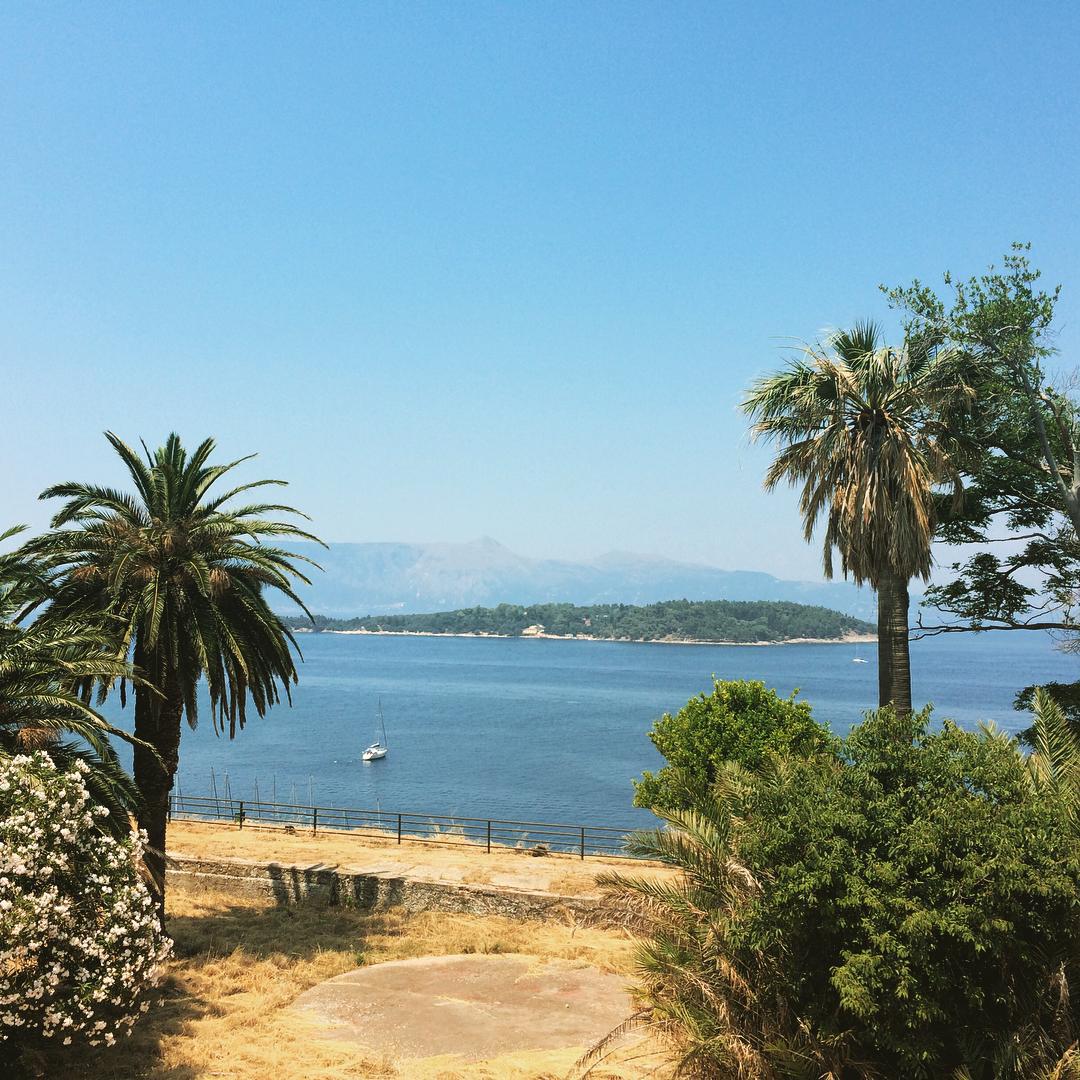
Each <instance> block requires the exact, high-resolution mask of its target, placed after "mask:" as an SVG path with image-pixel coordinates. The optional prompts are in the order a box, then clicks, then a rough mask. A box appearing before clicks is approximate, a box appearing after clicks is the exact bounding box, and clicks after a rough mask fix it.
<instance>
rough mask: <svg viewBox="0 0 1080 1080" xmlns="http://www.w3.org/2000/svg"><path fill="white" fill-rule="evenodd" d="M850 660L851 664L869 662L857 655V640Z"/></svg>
mask: <svg viewBox="0 0 1080 1080" xmlns="http://www.w3.org/2000/svg"><path fill="white" fill-rule="evenodd" d="M851 662H852V663H853V664H867V663H869V661H868V660H864V659H863V658H862V657H861V656H860V655H859V643H858V642H855V655H854V656H853V657H852V658H851Z"/></svg>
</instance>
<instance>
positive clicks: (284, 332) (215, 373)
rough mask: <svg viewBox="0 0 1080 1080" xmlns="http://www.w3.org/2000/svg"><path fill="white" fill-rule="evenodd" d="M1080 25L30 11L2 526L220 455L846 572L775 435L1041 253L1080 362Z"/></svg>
mask: <svg viewBox="0 0 1080 1080" xmlns="http://www.w3.org/2000/svg"><path fill="white" fill-rule="evenodd" d="M1078 72H1080V15H1078V14H1077V8H1076V5H1074V4H1071V3H1052V4H1039V3H1036V4H1031V5H1018V4H1015V3H1008V4H1006V3H972V4H947V5H942V4H938V3H934V4H929V3H926V4H922V3H913V4H905V5H880V4H866V3H858V4H839V3H831V4H827V5H824V4H798V3H788V4H754V5H751V4H745V5H734V4H731V5H726V4H719V3H708V4H691V3H672V4H635V3H617V4H616V3H593V4H570V3H564V4H540V3H536V4H528V5H526V4H497V5H491V4H481V3H470V4H463V3H462V4H445V3H440V4H423V3H417V4H375V3H372V4H365V5H360V4H352V3H348V4H346V3H341V4H333V3H323V4H312V3H304V4H282V3H277V4H263V3H253V4H243V3H229V4H219V3H212V4H199V3H191V2H185V3H183V4H180V3H173V4H155V5H146V4H135V3H127V4H100V3H98V4H87V3H80V4H72V5H66V4H20V3H8V4H5V5H3V6H2V7H0V184H2V189H0V190H2V198H0V364H2V367H3V379H4V382H3V385H4V388H5V393H4V399H5V406H6V407H5V409H4V421H3V424H2V425H0V448H2V452H3V468H2V469H0V505H2V508H3V514H2V519H3V521H4V522H14V521H28V522H30V523H31V524H33V525H41V524H43V523H44V521H45V519H46V511H45V509H44V508H43V507H42V506H41V505H40V504H38V503H37V502H36V496H37V494H38V493H39V492H40V490H41V489H42V488H43V487H45V486H46V485H47V484H49V483H52V482H56V481H58V480H61V479H94V480H101V481H116V480H118V479H119V478H120V477H119V473H118V472H117V469H116V465H115V464H114V463H113V461H112V460H111V457H110V453H109V452H108V450H107V448H106V446H105V443H104V440H103V439H102V438H101V435H100V432H101V431H102V430H104V429H105V428H113V429H115V430H116V431H118V432H119V433H121V434H122V435H123V436H125V437H126V438H128V439H129V440H132V441H133V440H135V439H137V438H139V437H140V436H142V437H145V438H146V439H147V440H148V441H157V440H159V439H161V438H163V437H164V435H165V434H166V433H167V432H168V431H169V430H171V429H176V430H178V431H180V432H181V434H182V435H183V436H184V437H185V439H187V440H190V441H191V442H195V441H197V440H198V439H200V438H201V437H202V436H203V435H205V434H214V435H215V436H216V437H217V438H218V439H219V441H220V444H221V449H222V454H223V455H230V456H231V455H237V456H238V455H240V454H242V453H245V452H248V451H252V450H258V451H259V452H260V458H259V461H258V462H257V463H256V465H255V466H254V467H253V469H251V470H250V471H249V475H251V476H254V475H256V473H259V474H263V475H277V476H281V477H284V478H287V479H289V480H290V481H291V482H292V488H291V491H290V495H291V498H292V500H293V501H294V502H295V504H297V505H299V506H301V507H303V508H304V509H306V510H307V511H308V512H310V513H311V514H312V515H313V516H314V518H315V522H316V528H317V530H318V531H319V532H320V534H321V535H323V536H324V537H325V538H327V539H329V540H395V539H400V540H434V539H445V540H465V539H470V538H473V537H476V536H479V535H481V534H485V533H486V534H490V535H492V536H495V537H497V538H498V539H500V540H502V541H503V542H504V543H506V544H507V545H509V546H510V547H512V548H515V549H516V550H519V551H521V552H523V553H526V554H534V555H551V556H567V557H579V556H586V555H590V554H596V553H599V552H601V551H603V550H606V549H610V548H619V549H624V550H637V551H645V552H654V553H658V554H666V555H671V556H675V557H680V558H686V559H694V560H702V561H708V562H712V563H715V564H718V565H722V566H728V567H733V568H735V567H741V568H756V569H764V570H770V571H773V572H776V573H779V574H781V575H784V576H801V577H818V576H819V573H820V572H819V554H818V551H817V549H816V548H815V549H810V548H807V547H806V546H805V545H804V544H803V543H802V540H801V537H800V530H799V524H798V520H797V516H796V513H795V509H794V501H793V498H792V497H790V496H788V495H787V494H784V495H775V496H768V495H765V494H763V493H762V492H761V491H760V478H761V474H762V471H763V468H764V464H765V460H766V452H765V451H764V450H763V449H759V448H751V447H749V446H748V444H747V439H746V429H745V424H744V422H743V420H742V418H741V417H740V416H739V415H738V414H737V412H736V403H737V401H738V399H739V396H740V393H741V391H742V389H743V387H745V385H746V384H747V383H748V382H749V380H750V379H752V378H753V377H754V376H755V375H757V374H759V373H761V372H763V371H765V370H767V369H769V368H771V367H774V366H776V365H777V364H778V363H780V362H781V360H782V359H783V353H782V351H781V349H782V346H783V344H784V343H785V342H786V341H788V340H790V339H799V338H801V339H806V338H812V337H814V336H816V335H817V334H819V332H820V331H822V330H823V329H824V328H827V327H830V326H837V325H842V324H845V323H847V322H849V321H850V320H852V319H854V318H856V317H859V316H863V315H866V314H871V315H880V316H887V314H888V313H887V309H885V307H884V304H883V302H882V300H881V298H880V296H879V295H878V293H877V292H876V286H877V284H878V283H879V282H889V283H899V282H904V281H906V280H908V279H910V278H911V277H913V276H920V277H922V278H923V279H924V280H935V281H936V280H939V275H940V272H941V271H942V270H944V269H946V268H950V267H951V268H953V269H954V270H957V271H959V272H962V273H973V272H976V271H979V270H981V269H982V268H983V266H984V265H985V264H986V263H988V262H990V261H992V260H994V259H995V258H997V257H999V256H1000V254H1001V252H1002V251H1004V250H1005V249H1006V247H1007V246H1008V244H1009V243H1010V242H1011V241H1012V240H1014V239H1023V240H1031V241H1032V242H1033V243H1034V245H1035V259H1036V261H1037V262H1038V264H1039V265H1041V266H1042V267H1043V268H1044V270H1045V272H1046V275H1047V277H1048V278H1049V279H1051V280H1052V281H1054V282H1056V281H1061V282H1063V283H1064V284H1065V286H1066V292H1065V296H1064V299H1063V302H1062V304H1061V307H1060V314H1061V320H1060V329H1061V336H1060V345H1061V347H1062V350H1063V354H1064V355H1063V357H1062V363H1063V364H1067V365H1070V366H1071V365H1072V364H1075V363H1076V360H1077V356H1078V355H1080V353H1078V349H1077V346H1078V344H1080V333H1078V330H1077V323H1078V319H1077V313H1078V310H1080V308H1078V305H1080V299H1078V298H1080V223H1078V215H1077V194H1078V192H1080V133H1078V132H1080V125H1078V124H1077V116H1078V115H1080V94H1078V89H1080V86H1078V80H1080V75H1078Z"/></svg>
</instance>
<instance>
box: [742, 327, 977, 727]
mask: <svg viewBox="0 0 1080 1080" xmlns="http://www.w3.org/2000/svg"><path fill="white" fill-rule="evenodd" d="M959 372H960V368H959V365H958V364H957V362H956V360H955V358H954V357H953V356H952V354H950V353H947V352H945V351H940V350H932V349H920V348H915V347H908V346H905V347H903V348H900V349H895V348H890V347H888V346H886V345H883V344H882V342H881V337H880V332H879V330H878V327H877V326H876V325H875V324H874V323H872V322H864V323H859V324H857V325H856V326H855V327H854V328H853V329H851V330H844V331H840V332H839V333H836V334H834V335H833V336H832V337H830V338H829V339H828V340H827V341H826V342H825V343H824V345H822V346H816V347H811V348H808V349H807V350H806V352H805V354H804V355H803V356H801V357H800V358H799V359H797V360H795V361H793V362H792V363H791V364H789V365H788V367H787V368H786V369H785V370H784V371H781V372H779V373H778V374H775V375H770V376H767V377H766V378H763V379H760V380H758V381H757V382H756V383H755V384H754V385H753V386H752V387H751V389H750V391H749V393H748V394H747V396H746V399H745V400H744V402H743V406H742V407H743V410H744V411H745V412H746V413H748V414H749V415H750V416H751V417H752V418H753V419H754V421H755V422H754V425H753V428H752V434H753V436H754V437H755V438H759V439H764V440H767V441H770V442H774V443H776V444H777V445H778V446H779V447H780V449H779V451H778V453H777V455H776V458H775V460H774V461H773V463H772V465H771V466H770V468H769V470H768V472H767V473H766V476H765V487H766V489H772V488H774V487H776V486H777V485H778V484H779V483H780V482H781V481H782V480H786V481H788V482H789V483H790V484H792V485H801V486H802V487H801V493H800V500H799V509H800V511H801V513H802V517H803V524H804V534H805V537H806V540H807V541H808V542H809V541H810V540H811V539H812V538H813V534H814V531H815V529H816V527H817V525H818V524H819V522H820V521H821V520H822V519H824V522H825V536H824V547H825V551H824V566H825V576H826V577H830V578H831V577H832V576H833V570H834V565H833V550H834V549H835V550H837V551H838V552H839V553H840V568H841V572H842V573H843V575H844V577H849V576H850V577H851V578H853V579H854V580H855V582H856V583H857V584H860V585H862V584H865V583H868V584H870V585H871V586H872V587H873V588H874V589H875V590H876V592H877V599H878V696H879V703H880V704H881V705H882V706H885V705H890V704H891V705H893V706H894V707H895V708H896V710H897V711H898V712H902V713H903V712H910V711H911V671H910V661H909V655H908V606H909V597H908V585H909V583H910V581H911V579H912V578H915V577H920V578H923V579H924V580H925V579H927V578H928V577H929V575H930V568H931V565H932V562H933V560H932V557H931V541H932V539H933V535H934V528H935V524H936V515H935V487H936V486H937V485H939V484H942V483H947V484H949V485H951V486H952V489H953V497H954V499H956V500H959V498H960V496H961V494H962V488H961V484H960V477H959V473H958V471H957V469H956V468H955V467H954V465H953V461H952V458H953V454H954V446H953V438H952V431H953V430H954V427H953V424H952V419H953V418H955V417H956V416H958V415H959V413H960V411H961V410H963V409H965V408H966V407H967V406H968V404H969V403H970V400H971V397H972V394H971V391H970V389H969V388H968V387H967V385H966V384H965V383H964V381H963V379H962V377H961V376H960V373H959Z"/></svg>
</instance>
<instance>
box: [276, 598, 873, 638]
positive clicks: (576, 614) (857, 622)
mask: <svg viewBox="0 0 1080 1080" xmlns="http://www.w3.org/2000/svg"><path fill="white" fill-rule="evenodd" d="M286 621H287V622H289V623H290V625H291V626H292V628H293V629H295V630H303V629H309V630H310V629H315V630H336V631H353V632H367V633H398V634H401V633H412V634H478V635H491V636H499V637H539V636H541V635H542V636H545V637H577V638H596V639H600V640H613V639H614V640H617V641H668V642H693V641H702V642H721V641H722V642H736V643H739V644H748V645H749V644H754V643H766V642H781V641H791V640H794V639H800V638H813V639H819V640H825V641H841V640H844V639H847V638H852V637H856V636H864V635H871V634H873V632H874V628H873V627H872V626H871V625H870V624H869V623H866V622H863V621H862V620H861V619H856V618H853V617H852V616H850V615H844V614H842V613H841V612H839V611H832V610H830V609H829V608H824V607H812V606H810V605H807V604H795V603H790V602H788V601H778V600H761V601H736V600H667V601H664V602H662V603H658V604H646V605H643V606H637V605H634V604H590V605H588V606H586V607H579V606H577V605H575V604H529V605H528V606H524V605H520V604H499V605H498V607H493V608H484V607H473V608H461V609H459V610H457V611H436V612H432V613H430V614H426V615H367V616H364V617H362V618H355V619H331V618H327V617H325V616H322V615H316V616H315V619H314V626H312V623H311V622H310V621H309V620H308V619H307V618H306V617H302V616H296V617H295V618H289V619H287V620H286Z"/></svg>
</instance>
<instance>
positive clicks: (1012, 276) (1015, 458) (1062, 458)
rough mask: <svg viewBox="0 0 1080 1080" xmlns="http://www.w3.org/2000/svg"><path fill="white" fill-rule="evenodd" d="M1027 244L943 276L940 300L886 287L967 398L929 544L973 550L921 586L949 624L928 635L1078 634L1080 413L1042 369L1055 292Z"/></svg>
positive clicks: (913, 289)
mask: <svg viewBox="0 0 1080 1080" xmlns="http://www.w3.org/2000/svg"><path fill="white" fill-rule="evenodd" d="M1028 249H1029V245H1022V244H1014V245H1013V248H1012V250H1011V252H1010V253H1009V254H1008V255H1006V257H1005V258H1004V260H1003V262H1002V267H1001V268H1000V269H997V268H995V267H993V266H991V267H990V268H989V270H988V271H987V272H986V273H985V274H982V275H980V276H977V277H972V278H970V279H969V280H967V281H963V280H960V279H958V278H955V277H953V276H952V275H951V274H946V275H945V279H944V282H945V290H946V291H945V296H944V298H943V297H942V296H939V295H938V293H937V292H935V290H933V289H932V288H930V287H928V286H926V285H923V284H922V283H921V282H919V281H915V282H913V283H912V284H911V285H909V286H906V287H901V288H893V289H888V290H886V293H887V295H888V297H889V300H890V302H891V303H892V304H893V305H894V306H895V307H897V308H899V309H901V310H902V311H904V312H905V313H906V318H907V333H908V334H909V335H910V336H911V337H912V338H913V339H914V340H917V341H920V342H923V343H925V346H926V347H928V348H942V347H944V348H948V349H950V350H951V351H952V352H954V353H955V354H957V355H958V356H960V357H961V362H962V363H963V366H964V371H965V378H966V379H967V380H968V381H969V382H970V384H971V385H972V387H973V389H974V391H975V397H974V401H973V406H972V408H971V409H970V410H968V411H967V413H966V414H965V416H964V417H963V423H962V425H961V427H960V431H959V445H960V450H959V452H958V454H957V457H956V461H957V465H958V467H959V468H960V469H961V471H962V473H963V474H964V478H965V489H966V490H965V498H964V500H963V503H962V505H959V506H954V507H949V508H947V509H946V510H945V511H944V512H943V513H941V515H940V521H939V526H938V539H940V540H943V541H944V542H946V543H951V544H975V545H978V550H977V551H976V552H975V553H974V554H972V555H970V556H969V557H967V558H966V559H965V560H963V561H961V562H957V563H955V564H953V567H952V569H953V571H954V572H955V576H954V578H953V580H951V581H949V582H947V583H944V584H938V585H935V586H933V587H931V588H930V589H928V590H927V593H926V601H927V603H928V604H929V605H931V606H934V607H937V608H939V609H940V610H941V611H942V612H944V613H945V614H946V620H947V621H945V622H936V621H935V622H933V623H932V624H931V626H930V627H929V630H930V631H931V632H942V631H951V630H986V629H1038V630H1043V629H1056V630H1066V631H1069V630H1072V629H1073V628H1074V627H1075V613H1074V605H1075V597H1076V596H1077V595H1078V590H1080V544H1078V541H1077V535H1078V528H1080V438H1078V423H1080V412H1078V407H1077V405H1076V403H1075V402H1074V400H1073V399H1072V397H1071V396H1070V394H1069V393H1068V392H1067V391H1068V386H1067V385H1058V386H1055V385H1054V380H1053V379H1052V378H1051V376H1050V372H1049V370H1048V364H1049V362H1050V360H1051V358H1052V357H1053V355H1054V344H1053V321H1054V311H1055V306H1056V304H1057V301H1058V297H1059V294H1060V289H1054V290H1052V291H1046V290H1044V289H1042V288H1041V287H1040V285H1039V280H1040V274H1039V271H1038V270H1035V269H1033V268H1032V266H1031V264H1030V262H1029V259H1028V254H1027V252H1028ZM950 616H951V621H948V620H949V617H950Z"/></svg>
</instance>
